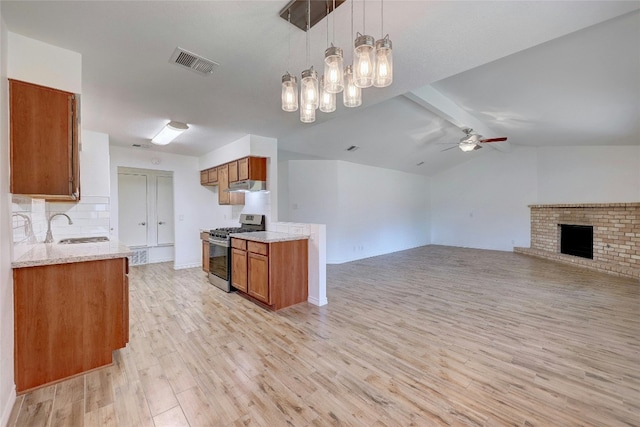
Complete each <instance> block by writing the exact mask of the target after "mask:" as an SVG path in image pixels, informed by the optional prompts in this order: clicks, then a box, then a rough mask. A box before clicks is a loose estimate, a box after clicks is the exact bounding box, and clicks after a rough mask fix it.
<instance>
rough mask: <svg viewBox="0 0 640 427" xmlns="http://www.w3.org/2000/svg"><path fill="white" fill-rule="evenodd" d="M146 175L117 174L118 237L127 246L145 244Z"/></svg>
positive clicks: (147, 223)
mask: <svg viewBox="0 0 640 427" xmlns="http://www.w3.org/2000/svg"><path fill="white" fill-rule="evenodd" d="M148 226H149V221H148V218H147V176H146V175H135V174H125V173H119V174H118V239H119V240H120V241H121V242H122V243H124V244H125V245H127V246H147V227H148Z"/></svg>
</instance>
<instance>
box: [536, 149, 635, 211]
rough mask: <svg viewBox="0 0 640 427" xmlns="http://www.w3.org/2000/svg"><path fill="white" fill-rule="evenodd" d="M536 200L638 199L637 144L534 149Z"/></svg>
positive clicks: (613, 200)
mask: <svg viewBox="0 0 640 427" xmlns="http://www.w3.org/2000/svg"><path fill="white" fill-rule="evenodd" d="M537 174H538V201H537V203H539V204H543V203H544V204H552V203H587V202H592V203H607V202H611V203H616V202H638V201H640V145H638V146H635V147H633V146H612V147H545V148H539V149H538V170H537Z"/></svg>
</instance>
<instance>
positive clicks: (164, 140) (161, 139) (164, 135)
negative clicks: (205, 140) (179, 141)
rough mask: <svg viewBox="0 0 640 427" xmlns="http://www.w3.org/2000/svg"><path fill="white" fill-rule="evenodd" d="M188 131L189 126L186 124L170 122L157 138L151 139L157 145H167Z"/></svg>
mask: <svg viewBox="0 0 640 427" xmlns="http://www.w3.org/2000/svg"><path fill="white" fill-rule="evenodd" d="M187 129H189V126H188V125H186V124H184V123H180V122H173V121H172V122H169V123H167V124H166V125H165V127H163V128H162V130H160V132H158V134H157V135H156V136H154V137H153V138H151V142H152V143H154V144H156V145H167V144H168V143H170V142H171V141H173V140H174V139H176V138H177V137H178V135H180V134H181V133H182V132H184V131H185V130H187Z"/></svg>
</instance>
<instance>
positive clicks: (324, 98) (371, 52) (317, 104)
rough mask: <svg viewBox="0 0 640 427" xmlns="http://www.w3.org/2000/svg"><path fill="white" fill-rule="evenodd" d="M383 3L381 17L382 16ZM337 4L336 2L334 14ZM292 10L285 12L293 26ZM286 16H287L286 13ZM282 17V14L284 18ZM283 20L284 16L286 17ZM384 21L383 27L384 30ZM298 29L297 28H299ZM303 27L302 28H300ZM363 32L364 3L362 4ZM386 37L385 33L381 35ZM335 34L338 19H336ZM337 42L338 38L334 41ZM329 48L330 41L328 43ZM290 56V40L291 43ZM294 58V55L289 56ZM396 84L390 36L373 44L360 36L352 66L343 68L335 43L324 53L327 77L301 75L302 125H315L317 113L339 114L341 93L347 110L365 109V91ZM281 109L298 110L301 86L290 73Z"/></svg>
mask: <svg viewBox="0 0 640 427" xmlns="http://www.w3.org/2000/svg"><path fill="white" fill-rule="evenodd" d="M353 1H354V0H351V34H353ZM383 1H384V0H381V3H380V4H381V10H380V15H381V17H382V16H383V13H384V9H383ZM335 2H336V0H333V10H332V11H335V8H336V4H335ZM291 7H293V6H292V5H291V6H289V9H288V10H287V9H285V12H286V13H287V19H288V21H289V22H290V23H291ZM306 7H307V8H306V26H305V27H306V33H307V66H309V30H310V28H311V0H306ZM283 13H284V12H283ZM329 13H330V11H329V8H328V7H327V10H326V15H325V17H326V19H327V39H328V37H329V18H328V16H329ZM281 16H283V14H281ZM283 17H284V16H283ZM383 24H384V21H382V18H381V27H382V28H383V29H384V25H383ZM296 25H297V24H296ZM297 26H299V27H300V25H297ZM363 31H364V1H363ZM382 33H383V34H384V31H382ZM334 34H335V18H334ZM334 38H335V37H334ZM327 44H329V43H328V40H327ZM289 53H291V39H289ZM289 56H291V55H289ZM392 82H393V56H392V44H391V40H389V35H388V34H387V35H386V36H384V37H383V38H381V39H380V40H377V41H374V38H373V37H372V36H369V35H362V34H360V33H357V37H356V39H355V42H354V50H353V65H347V66H345V65H344V57H343V51H342V49H340V48H339V47H335V46H334V45H333V43H331V45H330V46H329V47H328V48H327V49H326V50H325V52H324V74H323V76H322V77H320V79H319V80H318V73H317V72H316V71H315V70H314V69H313V66H310V67H309V68H308V69H306V70H304V71H303V72H302V73H301V80H300V121H301V122H303V123H313V122H314V121H315V120H316V110H317V109H319V110H320V111H321V112H323V113H331V112H333V111H335V110H336V95H337V94H338V93H340V92H342V103H343V104H344V106H345V107H350V108H351V107H358V106H360V105H362V89H364V88H368V87H371V86H374V87H387V86H389V85H390V84H391V83H392ZM282 109H283V110H284V111H288V112H294V111H297V110H298V82H297V79H296V77H295V76H293V75H291V74H289V72H287V73H286V74H285V75H283V76H282Z"/></svg>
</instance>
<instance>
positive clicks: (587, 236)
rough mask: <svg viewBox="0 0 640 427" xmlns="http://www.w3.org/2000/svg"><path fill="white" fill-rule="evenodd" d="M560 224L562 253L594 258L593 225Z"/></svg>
mask: <svg viewBox="0 0 640 427" xmlns="http://www.w3.org/2000/svg"><path fill="white" fill-rule="evenodd" d="M559 225H560V253H563V254H567V255H574V256H579V257H582V258H589V259H593V226H592V225H571V224H559Z"/></svg>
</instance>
